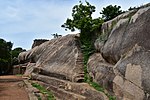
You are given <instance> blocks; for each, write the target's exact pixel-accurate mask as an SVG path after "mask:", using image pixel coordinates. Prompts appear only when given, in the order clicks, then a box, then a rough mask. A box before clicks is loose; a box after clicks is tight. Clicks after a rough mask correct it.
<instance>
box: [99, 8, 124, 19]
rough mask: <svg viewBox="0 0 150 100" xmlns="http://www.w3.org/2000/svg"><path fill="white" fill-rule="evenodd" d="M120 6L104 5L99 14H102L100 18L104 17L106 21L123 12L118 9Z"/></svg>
mask: <svg viewBox="0 0 150 100" xmlns="http://www.w3.org/2000/svg"><path fill="white" fill-rule="evenodd" d="M120 8H121V6H117V5H115V6H112V5H109V6H107V7H104V8H103V10H102V11H101V12H100V14H102V18H104V20H105V21H108V20H111V19H113V18H115V17H116V16H118V15H120V14H121V13H123V11H122V10H120Z"/></svg>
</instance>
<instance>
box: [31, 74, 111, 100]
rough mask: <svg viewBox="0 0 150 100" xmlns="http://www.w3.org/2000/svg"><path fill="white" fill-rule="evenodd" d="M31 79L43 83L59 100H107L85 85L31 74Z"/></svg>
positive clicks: (104, 96)
mask: <svg viewBox="0 0 150 100" xmlns="http://www.w3.org/2000/svg"><path fill="white" fill-rule="evenodd" d="M32 79H35V80H37V81H40V82H43V83H42V85H43V86H45V87H46V88H47V89H48V90H51V91H52V92H53V93H54V95H55V96H56V97H57V98H59V99H60V100H70V99H71V100H109V99H108V97H107V96H106V95H105V94H104V93H103V92H98V91H96V90H95V89H94V88H92V87H90V85H89V84H87V83H73V82H70V81H66V80H60V79H58V78H54V77H48V76H45V75H39V74H34V73H32Z"/></svg>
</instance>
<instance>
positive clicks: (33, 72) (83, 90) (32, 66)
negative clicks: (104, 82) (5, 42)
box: [18, 34, 108, 100]
mask: <svg viewBox="0 0 150 100" xmlns="http://www.w3.org/2000/svg"><path fill="white" fill-rule="evenodd" d="M78 38H79V37H78V34H77V35H67V36H64V37H60V38H57V39H52V40H50V41H47V42H44V43H42V44H41V45H39V46H36V47H34V48H33V49H31V50H28V51H26V52H22V53H20V54H19V57H18V58H19V60H20V62H22V63H27V66H26V71H25V73H24V76H29V77H31V78H32V80H36V81H37V82H38V83H40V84H41V85H43V86H44V87H45V88H46V89H48V90H50V91H52V92H53V94H54V95H55V97H56V99H57V100H108V97H107V96H106V95H105V94H104V93H102V92H98V91H96V90H95V89H94V88H92V87H91V86H90V85H89V84H87V83H80V82H83V79H84V65H83V56H82V53H81V50H80V42H79V40H78Z"/></svg>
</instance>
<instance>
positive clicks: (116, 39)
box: [96, 6, 150, 64]
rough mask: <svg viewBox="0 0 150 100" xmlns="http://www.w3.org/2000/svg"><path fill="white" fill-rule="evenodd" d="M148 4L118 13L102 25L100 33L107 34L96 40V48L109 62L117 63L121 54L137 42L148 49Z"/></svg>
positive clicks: (149, 21)
mask: <svg viewBox="0 0 150 100" xmlns="http://www.w3.org/2000/svg"><path fill="white" fill-rule="evenodd" d="M149 15H150V6H148V7H145V8H141V9H139V10H137V9H136V10H133V11H130V12H126V13H124V14H121V15H119V16H118V17H116V18H114V19H113V20H110V21H108V22H105V23H104V24H103V25H102V30H101V31H102V35H103V34H105V35H107V36H106V37H107V40H106V41H105V43H104V46H103V47H101V45H102V44H103V43H101V42H103V41H100V40H99V43H98V42H97V41H96V44H99V46H98V45H96V49H97V51H100V50H99V49H101V53H102V55H103V57H104V58H105V59H106V60H107V61H108V62H110V63H113V64H115V63H117V61H119V59H120V57H121V55H123V54H124V53H126V52H128V51H129V50H131V49H132V48H133V46H134V45H135V44H136V43H137V44H139V45H141V46H143V47H144V48H146V49H150V45H149V42H150V28H148V27H150V24H149V23H150V16H149Z"/></svg>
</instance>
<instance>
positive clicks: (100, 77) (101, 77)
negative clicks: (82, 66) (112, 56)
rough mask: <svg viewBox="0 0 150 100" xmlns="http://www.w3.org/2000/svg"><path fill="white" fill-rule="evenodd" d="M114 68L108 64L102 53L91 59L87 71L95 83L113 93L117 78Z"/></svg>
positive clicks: (94, 55)
mask: <svg viewBox="0 0 150 100" xmlns="http://www.w3.org/2000/svg"><path fill="white" fill-rule="evenodd" d="M113 66H114V65H111V64H109V63H107V62H106V61H105V60H104V59H103V57H102V55H101V54H100V53H95V54H93V55H92V56H91V57H90V58H89V61H88V66H87V67H88V68H87V69H88V72H89V74H90V76H91V77H92V79H93V81H94V82H97V83H99V84H100V85H101V86H103V87H104V88H106V89H107V90H109V91H110V92H112V91H113V79H114V77H115V74H114V72H113Z"/></svg>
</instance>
